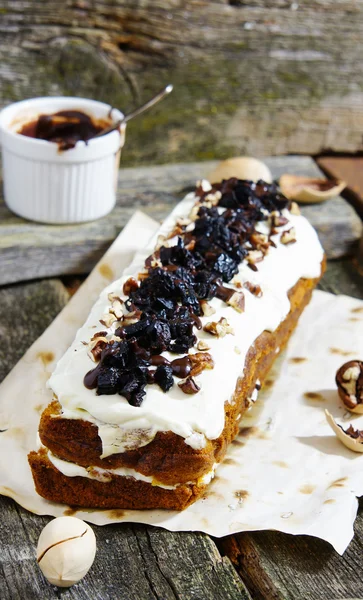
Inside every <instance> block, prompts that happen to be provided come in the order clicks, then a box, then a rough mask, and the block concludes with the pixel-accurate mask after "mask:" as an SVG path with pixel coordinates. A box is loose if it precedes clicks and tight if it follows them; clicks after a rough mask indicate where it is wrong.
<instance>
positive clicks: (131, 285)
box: [122, 277, 139, 296]
mask: <svg viewBox="0 0 363 600" xmlns="http://www.w3.org/2000/svg"><path fill="white" fill-rule="evenodd" d="M138 287H139V284H138V282H137V281H136V279H134V277H129V278H128V279H127V280H126V281H125V283H124V285H123V290H122V291H123V293H124V294H125V296H129V295H130V293H131V292H135V291H136V290H137V289H138Z"/></svg>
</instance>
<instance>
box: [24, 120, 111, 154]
mask: <svg viewBox="0 0 363 600" xmlns="http://www.w3.org/2000/svg"><path fill="white" fill-rule="evenodd" d="M111 123H112V121H111V120H110V119H109V120H107V119H95V118H93V117H91V116H90V115H87V114H86V113H84V112H82V111H79V110H61V111H59V112H56V113H53V114H51V115H39V117H38V118H37V119H33V120H32V121H29V122H28V123H25V124H24V125H23V126H22V127H21V128H20V129H19V130H18V131H17V133H20V134H21V135H25V136H26V137H31V138H36V139H38V140H45V141H47V142H53V143H56V144H58V148H59V150H62V151H63V150H70V149H71V148H74V147H75V145H76V144H77V142H79V141H83V142H86V143H87V142H88V141H89V140H91V139H92V138H93V137H95V136H96V135H97V134H98V133H100V132H101V131H102V130H103V129H105V128H106V127H108V126H109V125H111Z"/></svg>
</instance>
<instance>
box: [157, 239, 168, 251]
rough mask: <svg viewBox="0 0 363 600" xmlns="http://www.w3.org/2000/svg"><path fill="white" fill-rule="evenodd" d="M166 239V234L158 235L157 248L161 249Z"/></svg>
mask: <svg viewBox="0 0 363 600" xmlns="http://www.w3.org/2000/svg"><path fill="white" fill-rule="evenodd" d="M165 241H166V236H165V235H158V237H157V240H156V246H155V250H160V248H161V246H163V245H164V242H165Z"/></svg>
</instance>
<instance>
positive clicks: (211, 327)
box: [203, 317, 234, 338]
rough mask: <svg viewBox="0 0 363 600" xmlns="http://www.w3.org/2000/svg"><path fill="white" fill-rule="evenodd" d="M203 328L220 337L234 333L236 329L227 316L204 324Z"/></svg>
mask: <svg viewBox="0 0 363 600" xmlns="http://www.w3.org/2000/svg"><path fill="white" fill-rule="evenodd" d="M203 329H204V331H207V332H208V333H210V334H211V335H216V336H217V337H219V338H221V337H224V336H225V335H227V333H230V334H232V335H234V330H233V328H232V327H231V326H230V324H229V323H228V321H227V319H226V318H225V317H221V318H220V319H219V321H218V322H216V321H210V322H209V323H207V324H206V325H204V327H203Z"/></svg>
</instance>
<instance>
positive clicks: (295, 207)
mask: <svg viewBox="0 0 363 600" xmlns="http://www.w3.org/2000/svg"><path fill="white" fill-rule="evenodd" d="M290 212H291V214H292V215H296V216H298V217H299V216H300V215H301V210H300V206H299V205H298V204H297V202H291V206H290Z"/></svg>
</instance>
